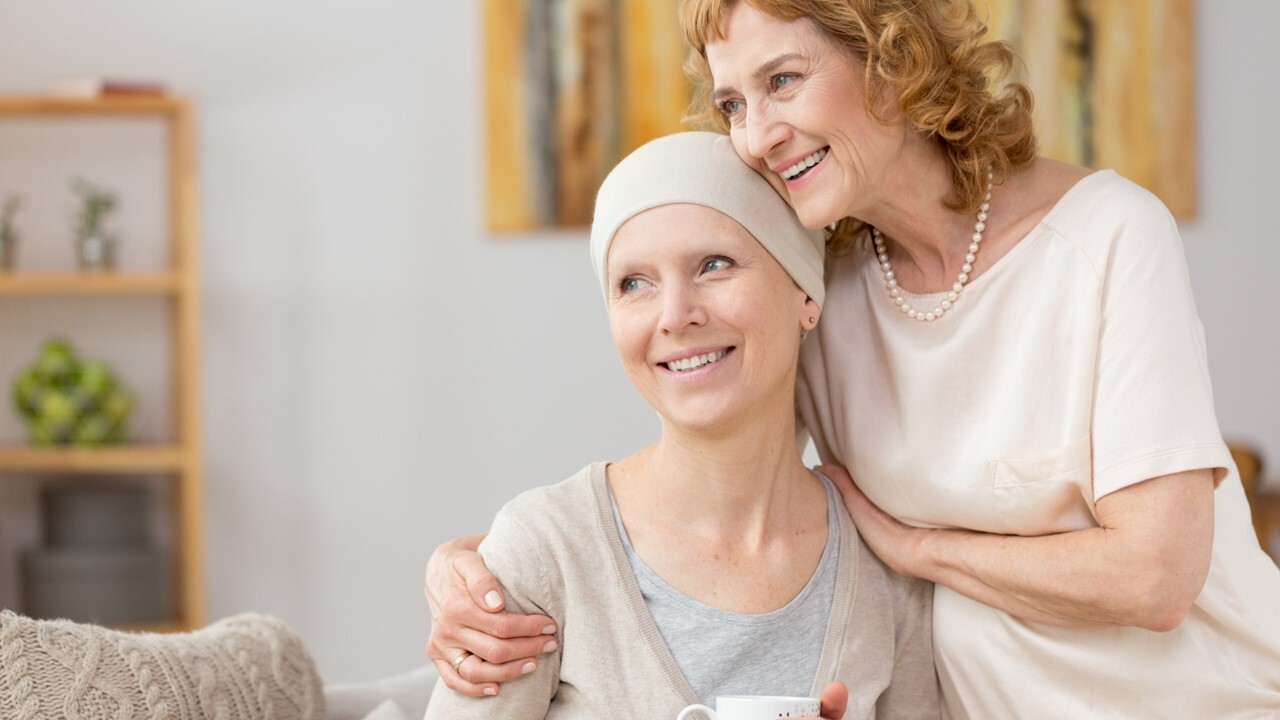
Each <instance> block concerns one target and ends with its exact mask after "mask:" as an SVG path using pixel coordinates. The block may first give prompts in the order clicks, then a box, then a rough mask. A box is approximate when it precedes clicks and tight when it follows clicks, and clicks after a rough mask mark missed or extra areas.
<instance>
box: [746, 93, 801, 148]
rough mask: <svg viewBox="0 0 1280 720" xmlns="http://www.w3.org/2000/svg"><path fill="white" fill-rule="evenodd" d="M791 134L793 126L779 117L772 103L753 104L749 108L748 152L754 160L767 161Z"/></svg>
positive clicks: (747, 124)
mask: <svg viewBox="0 0 1280 720" xmlns="http://www.w3.org/2000/svg"><path fill="white" fill-rule="evenodd" d="M790 134H791V126H789V125H787V124H786V123H785V122H782V120H781V119H780V118H778V117H777V114H776V113H775V111H774V108H773V107H771V105H770V103H767V102H764V103H753V104H752V105H749V106H748V107H747V121H746V135H747V152H748V153H749V154H750V155H751V157H752V158H753V159H756V160H764V159H766V158H767V157H768V156H769V154H770V153H772V152H773V149H774V148H776V147H778V146H779V145H781V144H782V143H783V142H784V141H785V140H786V139H787V138H788V137H789V136H790ZM744 159H745V158H744Z"/></svg>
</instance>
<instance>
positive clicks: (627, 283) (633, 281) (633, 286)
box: [618, 277, 640, 295]
mask: <svg viewBox="0 0 1280 720" xmlns="http://www.w3.org/2000/svg"><path fill="white" fill-rule="evenodd" d="M618 289H619V290H621V291H622V294H624V295H625V294H627V293H629V292H635V291H636V290H639V289H640V279H639V278H633V277H629V278H622V282H620V283H618Z"/></svg>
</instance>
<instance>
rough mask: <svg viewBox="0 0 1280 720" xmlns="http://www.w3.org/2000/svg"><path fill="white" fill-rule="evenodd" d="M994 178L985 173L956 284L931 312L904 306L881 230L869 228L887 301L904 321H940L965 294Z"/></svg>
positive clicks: (985, 227) (976, 255)
mask: <svg viewBox="0 0 1280 720" xmlns="http://www.w3.org/2000/svg"><path fill="white" fill-rule="evenodd" d="M993 177H994V175H993V173H992V171H991V170H990V169H988V170H987V194H986V197H985V198H984V200H983V203H982V205H981V207H980V208H979V211H978V221H977V222H976V223H975V224H974V226H973V235H972V236H971V242H970V243H969V252H968V254H966V255H965V256H964V265H962V266H961V268H960V269H961V273H960V275H959V277H957V278H956V282H955V283H954V284H953V285H952V286H951V292H949V293H947V295H946V299H945V300H943V301H941V302H940V303H939V304H938V305H936V306H935V307H934V308H933V310H930V311H924V310H917V309H915V308H914V307H912V306H911V303H909V302H907V300H906V298H904V297H903V296H902V290H901V289H900V288H899V287H898V281H897V280H896V276H895V275H894V272H893V266H892V264H891V263H890V262H889V252H888V250H886V249H885V246H884V236H883V233H881V232H880V228H877V227H873V228H871V241H872V244H874V245H875V251H876V259H877V260H879V261H880V270H881V272H882V274H883V276H884V284H885V287H886V288H888V290H889V297H890V299H892V300H893V304H894V305H895V306H897V308H898V310H900V311H901V312H902V313H903V314H905V315H906V316H907V317H909V318H911V319H912V320H918V321H920V322H933V321H934V320H937V319H938V318H941V317H942V316H943V315H944V314H946V313H947V312H948V311H950V310H951V308H952V307H954V305H955V302H956V300H957V299H959V297H960V293H961V291H963V290H964V286H965V283H967V282H969V273H971V272H973V263H974V262H975V261H976V260H977V257H978V248H979V247H980V245H981V243H982V233H983V231H984V230H986V229H987V225H986V222H987V211H988V210H990V209H991V202H990V201H991V182H992V178H993Z"/></svg>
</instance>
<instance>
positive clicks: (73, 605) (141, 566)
mask: <svg viewBox="0 0 1280 720" xmlns="http://www.w3.org/2000/svg"><path fill="white" fill-rule="evenodd" d="M43 499H44V521H45V543H46V545H45V547H42V548H38V549H34V550H31V551H28V552H27V553H26V554H25V556H24V558H23V571H24V574H25V582H24V583H23V586H24V588H25V590H26V592H25V597H24V601H25V610H26V612H27V614H29V615H31V616H33V617H42V618H66V619H68V620H75V621H78V622H94V623H103V624H117V625H118V624H130V623H147V622H157V621H164V620H167V619H169V618H170V615H171V613H172V598H171V584H170V581H169V562H168V558H167V556H166V554H165V553H164V552H163V551H160V550H158V549H155V548H152V547H150V542H149V540H148V533H147V518H148V506H149V497H148V494H147V491H146V489H145V488H142V487H139V486H132V485H104V484H92V485H89V484H75V485H54V486H51V487H48V488H46V490H45V492H44V498H43Z"/></svg>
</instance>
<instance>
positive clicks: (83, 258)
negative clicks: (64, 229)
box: [71, 178, 116, 270]
mask: <svg viewBox="0 0 1280 720" xmlns="http://www.w3.org/2000/svg"><path fill="white" fill-rule="evenodd" d="M71 187H72V189H73V190H74V191H75V192H76V193H77V194H78V195H79V196H80V217H79V222H78V223H77V226H76V250H77V252H76V263H77V264H78V265H79V266H80V269H81V270H109V269H111V268H113V267H115V264H116V238H115V236H113V235H110V234H108V233H107V230H106V228H105V227H104V225H103V223H104V221H105V220H106V217H107V215H108V214H109V213H110V212H111V211H112V210H114V209H115V207H116V197H115V195H113V194H111V193H110V192H108V191H107V190H106V189H104V188H101V187H98V186H97V185H94V184H93V183H91V182H89V181H87V180H85V179H83V178H76V179H75V180H74V181H73V182H72V183H71Z"/></svg>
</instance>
